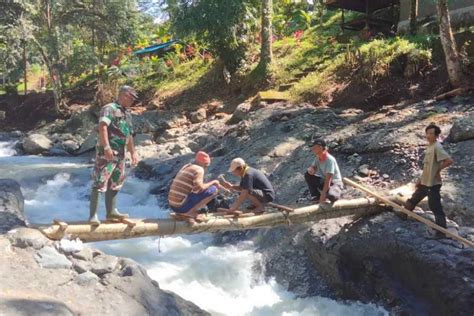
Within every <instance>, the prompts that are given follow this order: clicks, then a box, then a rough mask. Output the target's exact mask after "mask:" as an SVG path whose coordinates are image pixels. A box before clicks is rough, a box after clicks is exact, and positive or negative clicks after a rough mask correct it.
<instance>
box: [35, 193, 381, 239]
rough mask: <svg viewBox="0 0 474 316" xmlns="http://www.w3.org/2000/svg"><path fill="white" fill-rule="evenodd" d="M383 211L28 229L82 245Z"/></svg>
mask: <svg viewBox="0 0 474 316" xmlns="http://www.w3.org/2000/svg"><path fill="white" fill-rule="evenodd" d="M384 209H385V208H384V207H383V206H381V205H380V204H379V202H378V201H377V200H376V199H373V198H359V199H353V200H339V201H337V202H335V203H334V204H332V205H330V204H327V205H319V204H316V205H310V206H306V207H301V208H297V209H294V210H293V211H292V212H289V213H284V212H280V211H275V212H269V213H265V214H262V215H258V216H252V217H241V218H223V217H217V216H212V214H209V217H208V220H207V221H206V222H203V223H200V224H196V225H193V226H190V225H189V224H188V223H186V222H183V221H175V220H173V219H169V218H164V219H142V220H133V219H131V221H134V222H135V226H129V225H127V224H126V223H102V224H100V225H99V226H97V227H95V228H92V227H91V225H90V224H89V223H87V222H69V223H66V224H62V223H61V224H62V225H59V224H54V225H31V226H30V227H32V228H36V229H38V230H40V231H41V232H42V233H43V234H45V235H46V236H47V237H48V238H50V239H53V240H59V239H61V238H63V237H64V236H70V238H71V239H75V238H79V239H81V240H82V241H84V242H91V241H99V240H114V239H128V238H137V237H145V236H168V235H179V234H197V233H203V232H206V233H215V232H224V231H231V230H246V229H258V228H269V227H275V226H279V225H291V224H300V223H307V222H317V221H319V220H322V219H329V218H336V217H342V216H349V215H356V216H366V215H370V214H374V213H377V212H380V211H383V210H384Z"/></svg>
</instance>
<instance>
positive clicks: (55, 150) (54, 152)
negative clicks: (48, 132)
mask: <svg viewBox="0 0 474 316" xmlns="http://www.w3.org/2000/svg"><path fill="white" fill-rule="evenodd" d="M48 154H49V155H50V156H61V157H67V156H71V154H69V153H68V152H67V151H66V150H65V149H64V147H63V146H62V144H55V145H54V146H53V147H52V148H51V149H50V150H49V152H48Z"/></svg>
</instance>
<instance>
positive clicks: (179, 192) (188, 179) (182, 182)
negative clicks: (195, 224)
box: [168, 164, 204, 207]
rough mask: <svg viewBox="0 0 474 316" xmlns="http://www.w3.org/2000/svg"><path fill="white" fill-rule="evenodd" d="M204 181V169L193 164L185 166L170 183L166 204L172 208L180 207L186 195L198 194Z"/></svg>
mask: <svg viewBox="0 0 474 316" xmlns="http://www.w3.org/2000/svg"><path fill="white" fill-rule="evenodd" d="M203 180H204V169H203V168H202V167H201V166H198V165H195V164H187V165H185V166H184V167H183V168H181V170H180V171H179V172H178V174H177V175H176V177H175V178H174V179H173V182H172V183H171V188H170V192H169V194H168V203H169V205H170V206H173V207H180V206H181V205H182V204H183V203H184V201H185V200H186V198H187V197H188V194H189V193H191V192H193V193H199V191H200V188H201V187H202V184H203Z"/></svg>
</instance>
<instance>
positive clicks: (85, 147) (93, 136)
mask: <svg viewBox="0 0 474 316" xmlns="http://www.w3.org/2000/svg"><path fill="white" fill-rule="evenodd" d="M97 136H98V133H97V131H96V130H95V129H94V130H92V132H91V133H90V134H89V136H87V138H86V139H85V140H84V142H83V143H82V144H81V148H79V150H78V151H77V154H78V155H80V154H83V153H85V152H88V151H91V150H93V149H95V145H96V144H97Z"/></svg>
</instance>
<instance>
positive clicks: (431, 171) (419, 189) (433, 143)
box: [405, 124, 453, 238]
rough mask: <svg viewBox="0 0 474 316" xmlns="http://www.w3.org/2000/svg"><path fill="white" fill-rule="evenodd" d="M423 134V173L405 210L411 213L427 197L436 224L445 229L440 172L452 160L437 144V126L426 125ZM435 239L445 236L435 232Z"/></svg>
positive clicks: (438, 131) (438, 129)
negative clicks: (424, 138) (424, 142)
mask: <svg viewBox="0 0 474 316" xmlns="http://www.w3.org/2000/svg"><path fill="white" fill-rule="evenodd" d="M425 133H426V140H427V141H428V147H426V150H425V158H424V160H423V173H422V174H421V178H420V179H419V180H418V181H417V183H416V190H415V192H414V193H413V195H412V196H411V198H410V199H408V200H407V202H406V204H405V208H406V209H407V210H410V211H413V210H414V209H415V207H416V205H417V204H418V203H419V202H420V201H421V200H423V199H424V198H425V197H426V196H428V205H429V207H430V210H431V211H432V212H433V214H434V216H435V220H436V224H437V225H439V226H441V227H444V228H447V226H446V215H445V214H444V212H443V205H441V195H440V190H441V185H442V180H441V174H440V172H441V170H443V169H445V168H447V167H449V166H451V165H452V164H453V159H452V158H451V157H450V156H449V155H448V153H447V152H446V151H445V150H444V148H443V146H442V145H441V144H440V143H439V142H438V136H439V135H440V134H441V129H440V128H439V127H438V126H436V125H434V124H430V125H428V127H426V129H425ZM436 237H439V238H443V237H445V235H444V234H443V233H441V232H438V231H437V232H436Z"/></svg>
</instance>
